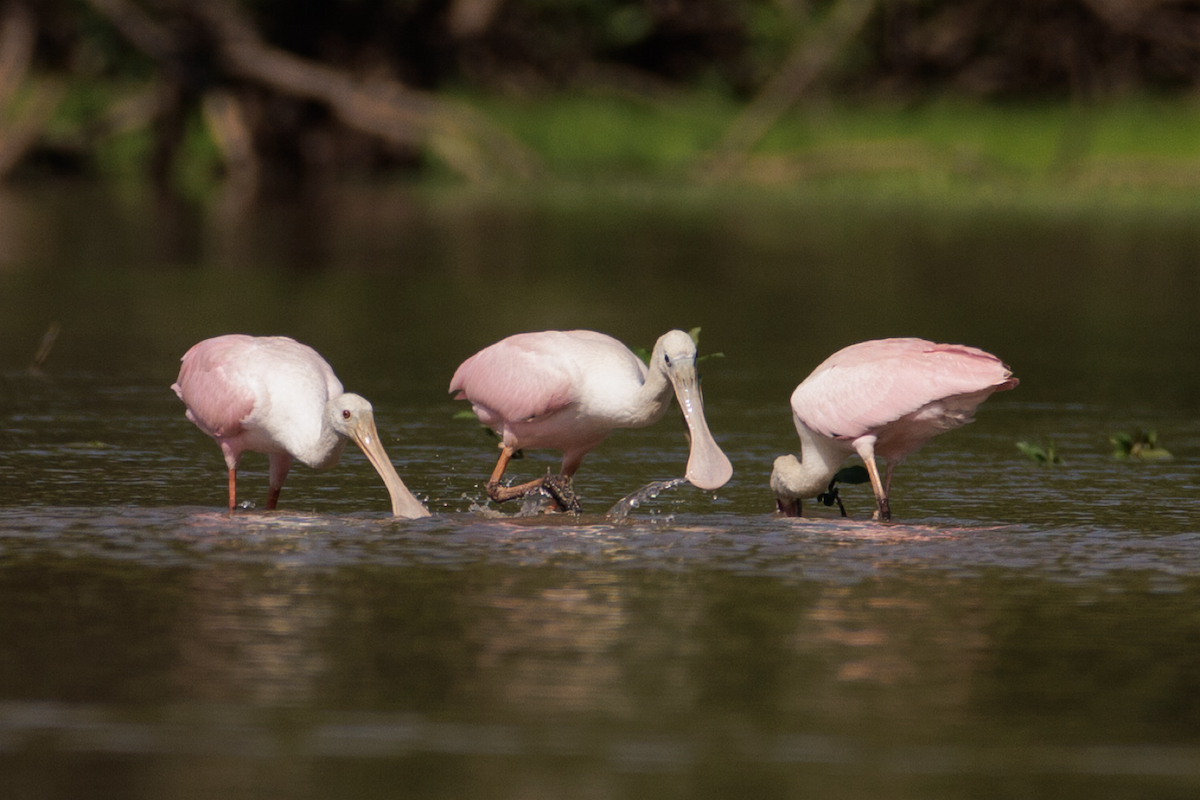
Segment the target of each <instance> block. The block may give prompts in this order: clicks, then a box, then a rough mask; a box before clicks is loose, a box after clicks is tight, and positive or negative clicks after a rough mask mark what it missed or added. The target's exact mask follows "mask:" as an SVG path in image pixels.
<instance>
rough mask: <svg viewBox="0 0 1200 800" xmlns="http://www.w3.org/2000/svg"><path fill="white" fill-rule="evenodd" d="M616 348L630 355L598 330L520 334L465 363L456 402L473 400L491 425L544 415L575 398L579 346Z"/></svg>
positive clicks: (454, 388)
mask: <svg viewBox="0 0 1200 800" xmlns="http://www.w3.org/2000/svg"><path fill="white" fill-rule="evenodd" d="M613 345H616V346H617V347H619V348H621V350H623V351H624V352H626V353H628V352H629V350H628V348H626V347H625V346H624V345H622V344H621V343H620V342H618V341H617V340H616V339H613V338H612V337H611V336H605V335H604V334H602V333H595V332H593V331H541V332H538V333H518V334H516V335H514V336H509V337H508V338H506V339H502V340H500V341H499V342H496V343H495V344H493V345H491V346H489V347H485V348H484V349H483V350H480V351H479V352H478V353H476V354H475V355H473V356H471V357H470V358H468V359H467V360H466V361H464V362H463V363H462V365H460V366H459V368H458V370H457V371H456V372H455V373H454V378H453V379H452V380H451V381H450V391H451V392H455V395H454V397H455V399H456V400H469V401H470V402H471V405H472V406H474V407H475V410H476V413H477V414H479V415H480V419H481V420H482V421H483V422H485V423H487V424H492V423H499V422H500V421H501V420H504V421H509V422H519V421H523V420H528V419H531V418H534V417H539V416H542V415H544V414H548V413H550V412H552V411H557V410H558V409H561V408H563V407H565V406H567V405H569V404H570V403H571V402H572V401H573V400H574V399H575V394H574V390H575V386H576V382H577V372H578V369H579V366H578V363H577V361H576V360H575V358H574V353H575V352H576V348H579V347H581V346H584V347H587V348H591V349H595V348H599V347H612V346H613ZM630 356H631V357H633V358H636V356H633V355H632V354H630ZM489 417H490V419H489Z"/></svg>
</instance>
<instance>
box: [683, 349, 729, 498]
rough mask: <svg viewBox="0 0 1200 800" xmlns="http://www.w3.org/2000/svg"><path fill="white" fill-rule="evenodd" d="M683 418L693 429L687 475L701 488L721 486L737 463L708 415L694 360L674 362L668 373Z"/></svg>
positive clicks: (717, 487) (691, 430) (689, 479)
mask: <svg viewBox="0 0 1200 800" xmlns="http://www.w3.org/2000/svg"><path fill="white" fill-rule="evenodd" d="M668 374H669V375H670V378H671V383H672V385H674V387H675V397H676V399H677V400H678V401H679V407H680V408H681V409H682V410H683V419H684V421H685V422H687V426H688V430H689V431H690V432H691V442H692V446H691V452H690V453H689V454H688V465H687V479H688V481H689V482H690V483H691V484H692V485H693V486H696V487H697V488H700V489H709V490H711V489H719V488H721V487H722V486H724V485H725V484H726V483H727V482H728V481H729V479H730V477H732V476H733V465H732V464H730V463H729V459H728V458H727V457H726V456H725V453H723V452H722V451H721V448H720V447H718V446H717V443H716V441H715V440H714V439H713V437H712V433H711V432H710V431H709V430H708V422H707V420H705V418H704V399H703V397H702V396H701V394H700V381H699V379H698V378H697V376H696V366H695V364H694V363H674V364H672V368H671V370H670V372H669V373H668Z"/></svg>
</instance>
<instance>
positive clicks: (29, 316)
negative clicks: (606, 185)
mask: <svg viewBox="0 0 1200 800" xmlns="http://www.w3.org/2000/svg"><path fill="white" fill-rule="evenodd" d="M1198 312H1200V216H1198V215H1197V214H1195V213H1194V212H1183V211H1181V212H1178V213H1163V212H1162V211H1161V210H1158V211H1155V212H1147V211H1142V210H1120V209H1114V208H1095V209H1075V210H1071V211H1063V210H1047V209H1043V210H1040V211H1037V212H1030V211H1025V212H1014V211H1011V210H1004V209H1001V208H990V207H988V206H987V205H986V204H982V205H979V206H977V207H974V208H972V209H970V210H961V209H960V210H946V209H936V208H931V207H928V206H926V207H924V208H923V209H920V210H910V209H906V208H905V207H904V205H903V204H902V203H900V202H898V201H895V202H880V203H876V204H866V205H864V204H863V203H861V202H858V201H856V200H854V199H846V198H840V199H839V198H835V199H831V200H820V199H814V198H808V199H804V200H797V199H795V198H793V199H790V200H774V201H766V200H761V199H754V198H746V197H741V198H723V199H712V198H708V199H704V200H697V199H695V198H691V199H679V198H676V199H674V200H672V201H670V202H658V201H653V202H652V201H650V200H647V199H646V198H645V197H639V196H630V197H627V198H624V199H621V200H614V199H613V198H611V197H609V198H607V199H605V200H602V201H595V200H593V199H589V198H586V197H584V198H581V197H575V196H570V195H567V196H560V197H556V198H553V200H551V199H541V200H528V199H523V200H516V201H514V200H512V199H511V198H509V199H496V198H487V197H462V196H455V195H449V196H433V197H430V196H416V195H414V194H412V193H409V192H405V191H401V190H356V191H344V192H337V193H335V194H332V195H330V196H322V197H319V198H307V199H301V200H297V201H295V202H291V203H287V204H276V205H268V206H265V207H263V208H259V209H254V210H242V211H238V212H236V213H234V212H223V211H220V210H197V209H188V208H177V207H173V206H170V205H162V204H157V203H152V202H148V201H142V200H136V199H129V198H113V197H110V196H106V195H103V194H99V193H97V192H95V191H93V190H87V189H80V188H77V187H68V188H63V187H59V188H56V189H54V190H44V191H38V192H34V191H16V192H12V193H10V194H7V195H4V196H3V197H0V797H4V798H59V797H62V798H77V797H101V798H108V797H112V798H125V797H136V798H160V797H194V798H209V797H221V798H228V797H262V796H278V797H287V798H346V797H412V798H451V797H454V798H461V797H488V798H535V797H546V798H550V797H555V798H557V797H572V798H616V797H648V798H703V797H754V798H760V797H762V798H768V797H797V796H805V797H826V798H868V797H869V798H876V797H894V798H904V797H912V798H957V797H978V798H987V797H996V798H1002V797H1004V798H1007V797H1023V798H1027V797H1041V796H1055V797H1067V798H1073V797H1078V798H1096V797H1138V798H1146V797H1194V796H1195V794H1196V792H1197V791H1200V414H1198V410H1200V368H1198V367H1200V323H1198V322H1197V319H1198ZM55 322H57V323H59V324H60V325H61V333H60V335H59V336H58V339H57V341H56V343H55V346H54V348H53V350H52V351H51V353H50V355H49V356H48V358H47V359H46V361H45V363H44V364H43V366H42V369H41V371H40V373H37V374H34V373H31V372H30V371H29V370H28V369H27V367H28V366H29V364H30V363H31V361H32V359H33V354H34V352H35V351H36V350H37V348H38V344H39V341H40V340H41V337H42V335H43V333H44V332H45V331H46V330H47V328H48V327H49V326H50V325H51V324H52V323H55ZM696 326H699V327H701V328H702V336H701V348H700V349H701V352H702V353H711V352H721V353H723V357H721V358H712V359H709V360H706V361H705V362H704V363H703V364H702V365H701V371H702V375H703V378H704V390H705V400H706V407H707V412H708V420H709V423H710V426H711V428H712V430H713V432H714V434H715V436H716V437H717V440H718V441H719V443H720V444H721V445H722V447H723V448H724V449H725V451H726V453H727V454H728V455H729V457H730V459H731V460H732V462H733V465H734V469H735V473H734V477H733V479H732V481H731V482H730V483H729V484H728V485H727V486H726V487H724V488H722V489H721V490H719V491H717V492H702V491H700V490H697V489H695V488H692V487H690V486H686V485H685V486H680V487H676V488H672V489H669V490H666V491H663V492H662V493H660V494H659V495H658V497H656V498H652V499H648V500H647V501H646V502H644V503H642V504H641V505H640V506H639V507H638V508H637V509H635V510H634V511H633V512H632V513H631V514H630V515H629V516H628V517H626V518H625V519H624V520H620V521H614V520H611V519H609V518H608V517H606V516H605V512H606V511H607V510H608V509H609V507H610V506H612V505H613V504H614V503H615V502H616V501H617V500H618V499H620V498H621V497H622V496H624V495H626V494H627V493H629V492H631V491H633V490H634V489H636V488H637V487H639V486H642V485H644V484H646V483H648V482H650V481H652V480H658V479H668V478H673V477H678V476H679V475H680V474H682V472H683V468H684V463H685V461H686V442H685V439H684V436H683V425H682V421H681V418H680V417H679V415H678V413H677V412H675V411H672V412H671V413H670V414H669V415H668V417H667V418H666V419H664V420H663V421H661V422H660V423H659V424H658V425H656V426H655V427H653V428H649V429H644V430H639V431H620V432H617V433H616V434H614V435H613V436H612V437H610V439H609V440H607V441H606V442H605V443H604V444H602V445H601V446H600V447H599V448H598V449H597V450H596V451H595V452H593V453H592V454H591V455H590V456H589V457H588V459H587V460H586V462H585V464H584V467H583V469H582V470H581V471H580V473H579V475H578V477H577V480H576V489H577V491H578V492H579V493H580V495H581V499H582V502H583V506H584V514H583V515H582V516H580V517H578V518H570V517H563V516H545V515H542V516H533V517H528V518H519V517H516V516H514V515H513V513H512V512H513V509H507V508H505V509H503V510H502V512H500V513H498V512H497V510H496V509H495V508H490V509H489V508H484V507H483V506H485V505H486V504H485V503H484V502H483V501H484V495H483V492H482V489H481V483H482V481H483V480H484V479H485V478H486V476H487V474H488V473H489V472H490V470H491V467H492V464H493V462H494V459H495V455H496V450H495V443H494V440H492V439H490V438H488V436H487V435H486V434H485V433H484V432H483V431H482V430H481V429H480V428H479V427H478V426H477V425H476V424H475V423H473V422H472V421H470V420H463V419H459V418H455V416H454V415H455V413H456V412H457V411H460V410H462V408H461V406H462V404H458V403H455V402H453V401H452V400H450V398H449V396H448V395H447V394H446V387H447V384H448V383H449V379H450V376H451V375H452V374H453V371H454V368H455V366H457V364H458V363H459V362H460V361H461V360H462V359H464V358H465V357H467V356H468V355H470V354H471V353H473V352H474V351H475V350H477V349H479V348H480V347H482V346H484V345H486V344H489V343H490V342H492V341H495V340H496V339H499V338H501V337H502V336H505V335H507V334H509V333H513V332H517V331H521V330H540V329H546V328H592V329H597V330H603V331H606V332H608V333H611V334H613V335H615V336H617V337H618V338H620V339H622V340H623V341H626V342H627V343H630V344H635V345H642V346H650V345H651V344H652V343H653V341H654V339H655V338H656V337H657V336H658V335H660V334H661V333H663V332H665V331H666V330H668V329H670V328H683V329H689V328H692V327H696ZM228 332H245V333H254V334H268V333H272V334H287V335H291V336H294V337H295V338H298V339H300V340H302V341H305V342H307V343H309V344H311V345H313V346H314V347H316V348H317V349H318V350H319V351H321V352H322V353H323V354H324V355H325V356H326V358H328V360H329V361H330V362H331V363H332V365H333V366H334V368H335V369H336V370H337V372H338V374H339V377H340V378H341V379H342V381H343V383H345V384H346V387H347V389H348V390H351V391H357V392H359V393H361V394H363V395H364V396H366V397H367V398H368V399H370V400H371V401H372V402H373V403H374V405H375V409H376V420H377V423H378V426H379V430H380V433H381V435H382V437H383V439H384V443H385V446H386V448H387V450H388V453H389V455H390V456H391V458H392V460H393V462H394V463H395V464H396V467H397V469H398V471H399V472H400V474H401V475H402V476H403V478H404V479H405V481H406V483H407V484H408V485H409V487H410V488H412V489H413V490H414V491H415V492H416V493H417V494H418V495H419V496H420V497H422V499H424V500H425V501H426V502H427V503H428V505H429V507H430V509H431V510H432V511H433V512H434V516H432V517H431V518H429V519H427V520H420V521H415V522H408V521H397V520H394V519H392V518H391V517H390V516H389V515H388V513H387V512H388V502H387V495H386V492H385V490H384V488H383V486H382V484H381V482H380V481H379V479H378V477H377V476H376V475H375V473H374V471H373V470H372V469H371V468H370V466H369V464H368V463H367V462H366V459H365V458H364V457H363V456H362V454H361V453H359V452H357V451H355V450H353V448H351V449H348V450H347V452H346V456H345V457H344V458H343V460H342V463H341V464H340V465H339V466H337V467H336V468H334V469H333V470H330V471H328V472H324V473H316V472H313V471H312V470H308V469H307V468H305V467H303V466H301V465H297V466H296V467H295V468H294V470H293V472H292V475H291V476H290V477H289V480H288V483H287V485H286V486H285V488H284V492H283V497H282V500H281V502H280V510H279V511H278V512H273V513H266V512H262V511H259V510H256V509H255V508H248V509H245V510H242V511H239V512H238V513H236V514H234V515H233V516H230V515H229V514H227V513H225V512H224V510H223V505H224V501H225V474H224V468H223V462H222V459H221V456H220V453H219V451H218V449H217V447H216V446H215V445H214V444H213V443H212V442H211V440H209V439H207V437H205V436H204V435H203V434H201V433H200V432H199V431H198V430H196V429H195V428H194V427H193V426H192V425H191V424H190V423H189V422H188V421H187V420H186V419H184V416H183V407H182V404H181V403H180V402H179V401H178V400H177V399H176V397H175V396H174V394H173V393H172V392H171V391H170V389H169V388H168V387H169V385H170V384H171V382H172V381H173V380H174V378H175V374H176V371H177V369H178V359H179V357H180V356H181V355H182V354H183V352H184V351H185V350H186V349H187V348H188V347H189V346H190V345H192V344H193V343H195V342H196V341H198V340H200V339H202V338H205V337H207V336H212V335H216V334H220V333H228ZM881 336H923V337H926V338H931V339H935V340H939V341H954V342H964V343H967V344H973V345H977V346H980V347H984V348H985V349H988V350H990V351H992V352H995V353H996V354H998V355H999V356H1001V357H1002V358H1003V359H1004V360H1005V361H1006V362H1008V363H1009V364H1010V365H1011V366H1012V368H1013V370H1014V372H1015V374H1016V375H1017V376H1018V377H1019V378H1020V379H1021V381H1022V383H1021V386H1020V387H1019V388H1018V389H1017V390H1015V391H1013V392H1008V393H1004V394H1000V395H996V396H995V397H993V398H992V399H991V400H989V401H988V402H987V403H986V404H985V405H984V406H983V407H982V408H981V409H980V412H979V414H978V416H977V421H976V422H975V423H974V424H973V425H970V426H968V427H966V428H964V429H962V430H959V431H956V432H954V433H951V434H948V435H946V436H943V437H939V438H938V439H935V440H934V441H933V442H932V443H931V444H930V445H929V446H927V447H926V448H925V449H924V450H922V451H921V452H919V453H918V454H917V455H915V456H913V457H912V458H911V459H910V460H909V461H908V462H907V463H906V464H905V465H903V466H902V467H901V468H900V469H899V470H898V471H897V475H896V482H895V485H894V488H893V499H892V509H893V514H894V517H895V519H896V522H894V523H893V524H890V525H879V524H873V523H871V522H869V521H866V519H867V518H868V517H869V511H870V509H871V502H870V492H869V490H867V489H866V488H865V487H861V486H860V487H846V488H844V489H843V497H844V498H845V500H846V503H847V507H848V510H849V511H850V513H851V519H841V518H840V517H838V516H837V515H836V513H834V512H831V510H828V509H824V508H818V509H813V508H812V507H811V504H809V506H807V507H806V511H809V512H811V515H810V516H806V517H805V518H802V519H782V518H778V517H776V516H774V514H773V513H772V510H773V502H772V497H771V494H770V491H769V489H768V487H767V478H768V476H769V474H770V469H771V463H772V460H773V459H774V457H775V456H776V455H779V454H782V453H784V452H789V451H793V450H794V449H795V447H796V438H795V433H794V430H793V429H792V424H791V419H790V412H789V410H788V396H789V394H790V392H791V390H792V388H794V386H795V385H796V383H798V382H799V381H800V380H801V379H803V378H804V376H805V375H806V374H807V373H808V372H809V371H810V370H811V369H812V368H813V367H814V366H816V365H817V364H818V363H819V362H820V361H821V360H822V359H823V358H825V356H827V355H828V354H829V353H831V352H833V351H834V350H836V349H838V348H839V347H842V346H844V345H846V344H850V343H852V342H855V341H861V340H864V339H869V338H874V337H881ZM1138 428H1145V429H1154V430H1156V431H1157V433H1158V437H1159V442H1160V444H1161V445H1162V446H1164V447H1166V448H1167V449H1169V450H1170V451H1172V452H1173V454H1174V458H1173V459H1172V460H1169V461H1161V462H1137V461H1129V460H1117V459H1114V458H1113V456H1112V449H1113V448H1112V446H1111V445H1110V443H1109V436H1110V435H1112V434H1113V433H1116V432H1118V431H1134V430H1136V429H1138ZM1018 441H1032V442H1036V443H1039V444H1043V445H1045V444H1048V443H1051V442H1052V443H1053V444H1054V446H1055V448H1056V450H1057V452H1058V453H1059V454H1061V456H1062V458H1063V460H1064V463H1063V464H1061V465H1059V466H1056V467H1047V466H1043V465H1040V464H1037V463H1035V462H1033V461H1031V460H1029V459H1027V458H1026V457H1024V456H1023V455H1022V454H1021V453H1020V452H1019V451H1018V449H1017V447H1016V442H1018ZM555 464H556V459H555V458H554V456H553V455H552V454H548V453H528V454H527V456H526V458H525V459H524V460H523V461H517V462H514V464H513V466H512V470H511V472H512V474H513V475H514V477H518V478H522V479H528V478H532V477H534V476H535V475H537V474H540V473H541V472H544V471H545V470H546V468H547V467H551V466H554V465H555ZM239 477H240V480H239V489H240V497H241V498H244V499H246V500H249V501H252V502H255V503H258V504H259V505H261V504H262V502H263V501H264V500H265V495H266V460H265V458H262V457H258V456H255V455H253V454H251V455H249V456H247V458H246V461H245V462H244V465H243V470H242V471H241V473H240V475H239Z"/></svg>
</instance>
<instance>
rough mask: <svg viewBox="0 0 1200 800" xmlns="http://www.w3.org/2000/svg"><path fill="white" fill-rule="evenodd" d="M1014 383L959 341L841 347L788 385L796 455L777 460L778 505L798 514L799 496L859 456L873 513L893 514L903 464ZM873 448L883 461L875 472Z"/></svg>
mask: <svg viewBox="0 0 1200 800" xmlns="http://www.w3.org/2000/svg"><path fill="white" fill-rule="evenodd" d="M1017 384H1018V380H1017V379H1016V378H1014V377H1013V375H1012V372H1011V371H1010V370H1009V368H1008V367H1007V366H1006V365H1005V364H1004V363H1003V362H1002V361H1000V359H998V358H996V357H995V356H993V355H991V354H990V353H986V352H984V351H983V350H979V349H976V348H974V347H966V346H964V345H957V344H934V343H933V342H927V341H925V340H923V339H878V340H875V341H869V342H861V343H859V344H854V345H850V346H849V347H846V348H844V349H842V350H839V351H838V352H836V353H834V354H833V355H832V356H830V357H829V358H828V359H826V360H825V362H824V363H822V364H821V365H820V366H819V367H817V368H816V369H815V370H813V372H812V374H811V375H809V376H808V377H807V378H805V379H804V381H803V382H802V383H801V384H800V385H799V386H797V387H796V391H794V392H793V393H792V419H793V421H794V422H795V424H796V432H797V433H798V434H799V436H800V457H799V458H797V457H796V456H794V455H787V456H780V457H779V458H777V459H775V468H774V471H773V472H772V473H771V490H772V491H773V492H774V494H775V506H776V508H777V509H778V510H779V511H780V512H781V513H782V514H784V515H785V516H789V517H798V516H800V510H801V501H802V500H804V499H808V498H814V497H817V496H818V495H819V494H821V493H822V492H824V491H826V487H827V486H829V485H830V481H831V480H832V479H833V478H834V476H835V475H836V474H837V471H838V468H839V467H840V466H841V465H842V462H843V461H845V460H846V459H847V458H849V457H850V456H851V455H854V454H858V456H859V457H860V458H862V461H863V464H864V465H865V466H866V468H867V473H868V474H869V476H870V479H871V488H872V490H873V491H874V493H875V503H876V508H875V513H874V514H873V516H872V518H873V519H877V520H889V519H891V516H892V511H891V506H890V504H889V502H888V493H889V492H890V490H891V487H892V474H893V473H894V472H895V469H896V467H897V466H898V465H899V464H900V462H902V461H903V460H904V459H905V458H906V457H907V456H909V455H911V454H912V453H914V452H916V451H917V450H918V449H920V448H921V447H922V446H923V445H924V444H925V443H926V442H928V441H929V440H930V439H932V438H933V437H934V436H936V435H938V434H939V433H945V432H946V431H950V430H954V429H955V428H959V427H962V426H963V425H966V424H967V423H969V422H971V421H972V420H973V418H974V416H973V415H974V413H975V409H976V408H978V407H979V405H980V404H981V403H982V402H983V401H984V400H986V399H988V397H990V396H991V395H992V393H993V392H1003V391H1006V390H1008V389H1012V388H1015V387H1016V386H1017ZM876 456H878V457H879V458H882V459H883V460H884V461H885V462H886V464H887V469H886V472H885V473H884V475H883V477H882V478H881V477H880V474H879V468H878V466H877V465H876V463H875V458H876Z"/></svg>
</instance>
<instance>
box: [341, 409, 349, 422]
mask: <svg viewBox="0 0 1200 800" xmlns="http://www.w3.org/2000/svg"><path fill="white" fill-rule="evenodd" d="M342 419H350V409H348V408H344V409H342Z"/></svg>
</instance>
